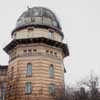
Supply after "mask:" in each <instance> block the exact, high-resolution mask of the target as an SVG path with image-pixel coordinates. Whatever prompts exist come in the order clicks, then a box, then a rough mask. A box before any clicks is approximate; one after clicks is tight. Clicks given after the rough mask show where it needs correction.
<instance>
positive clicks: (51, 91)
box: [48, 83, 56, 95]
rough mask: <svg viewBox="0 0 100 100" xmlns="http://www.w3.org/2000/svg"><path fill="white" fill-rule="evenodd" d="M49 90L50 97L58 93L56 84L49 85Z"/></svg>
mask: <svg viewBox="0 0 100 100" xmlns="http://www.w3.org/2000/svg"><path fill="white" fill-rule="evenodd" d="M48 90H49V94H50V95H55V92H56V90H55V84H52V83H51V84H49V87H48Z"/></svg>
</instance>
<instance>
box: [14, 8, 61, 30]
mask: <svg viewBox="0 0 100 100" xmlns="http://www.w3.org/2000/svg"><path fill="white" fill-rule="evenodd" d="M27 25H46V26H50V27H54V28H57V29H58V30H61V27H60V24H59V21H58V19H57V17H56V16H55V14H54V13H53V12H52V11H51V10H49V9H47V8H43V7H33V8H28V9H27V11H25V12H23V14H22V15H21V16H20V17H19V19H18V20H17V23H16V28H20V27H23V26H27Z"/></svg>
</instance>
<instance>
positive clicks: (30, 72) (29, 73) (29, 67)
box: [26, 63, 32, 76]
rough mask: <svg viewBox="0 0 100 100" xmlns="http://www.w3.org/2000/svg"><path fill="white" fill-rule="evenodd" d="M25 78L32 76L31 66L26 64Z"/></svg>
mask: <svg viewBox="0 0 100 100" xmlns="http://www.w3.org/2000/svg"><path fill="white" fill-rule="evenodd" d="M26 76H32V64H31V63H28V64H27V72H26Z"/></svg>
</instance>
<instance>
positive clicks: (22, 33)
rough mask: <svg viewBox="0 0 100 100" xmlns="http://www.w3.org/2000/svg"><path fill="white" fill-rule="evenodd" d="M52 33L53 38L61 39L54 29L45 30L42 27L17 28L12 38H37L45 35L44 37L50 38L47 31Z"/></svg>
mask: <svg viewBox="0 0 100 100" xmlns="http://www.w3.org/2000/svg"><path fill="white" fill-rule="evenodd" d="M50 32H51V33H52V38H51V39H53V40H56V41H59V42H61V41H62V36H61V35H60V34H59V33H58V32H56V31H54V30H49V29H48V30H47V29H43V28H32V27H30V28H26V29H23V30H19V31H17V32H15V33H14V37H13V38H14V39H22V38H37V37H45V38H50V35H49V33H50Z"/></svg>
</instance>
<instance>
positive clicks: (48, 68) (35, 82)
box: [4, 7, 69, 100]
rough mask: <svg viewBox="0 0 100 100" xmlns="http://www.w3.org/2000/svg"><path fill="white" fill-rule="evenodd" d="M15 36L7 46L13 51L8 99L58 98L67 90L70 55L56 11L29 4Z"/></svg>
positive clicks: (43, 99)
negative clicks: (65, 72) (67, 67)
mask: <svg viewBox="0 0 100 100" xmlns="http://www.w3.org/2000/svg"><path fill="white" fill-rule="evenodd" d="M11 36H12V38H13V40H12V41H11V42H10V43H9V44H8V45H7V46H6V47H5V48H4V50H5V51H6V53H8V55H9V65H8V82H7V96H6V97H7V100H54V99H55V98H56V97H57V96H58V93H59V92H58V91H59V90H60V89H62V90H64V66H63V58H64V57H66V56H68V55H69V51H68V48H67V45H66V44H64V43H63V42H62V40H63V38H64V36H63V33H62V30H61V26H60V24H59V21H58V19H57V17H56V16H55V14H54V13H53V12H52V11H51V10H49V9H47V8H43V7H33V8H28V9H27V11H25V12H24V13H23V14H22V15H21V16H20V17H19V19H18V20H17V24H16V27H15V29H14V30H13V32H12V34H11ZM60 91H61V90H60Z"/></svg>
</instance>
